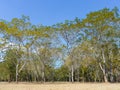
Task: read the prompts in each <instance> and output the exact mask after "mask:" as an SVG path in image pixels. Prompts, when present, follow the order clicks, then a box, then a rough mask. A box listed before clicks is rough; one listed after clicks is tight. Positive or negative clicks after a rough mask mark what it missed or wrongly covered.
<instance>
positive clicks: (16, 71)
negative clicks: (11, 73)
mask: <svg viewBox="0 0 120 90" xmlns="http://www.w3.org/2000/svg"><path fill="white" fill-rule="evenodd" d="M16 83H18V64H17V65H16Z"/></svg>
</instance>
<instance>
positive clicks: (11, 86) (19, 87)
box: [0, 83, 120, 90]
mask: <svg viewBox="0 0 120 90" xmlns="http://www.w3.org/2000/svg"><path fill="white" fill-rule="evenodd" d="M0 90H120V84H118V83H117V84H110V83H107V84H106V83H45V84H38V83H37V84H33V83H19V84H15V83H0Z"/></svg>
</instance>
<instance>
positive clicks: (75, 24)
mask: <svg viewBox="0 0 120 90" xmlns="http://www.w3.org/2000/svg"><path fill="white" fill-rule="evenodd" d="M0 55H1V58H0V60H1V61H0V81H8V82H13V81H16V82H18V81H24V82H25V81H26V82H54V81H66V82H68V81H69V82H75V81H76V82H118V81H120V14H119V11H118V8H116V7H115V8H114V9H112V10H110V9H107V8H104V9H102V10H99V11H95V12H91V13H89V14H87V15H86V18H84V19H79V18H75V19H74V20H73V21H69V20H66V21H65V22H64V23H57V24H55V25H52V26H43V25H32V24H31V23H30V19H29V17H28V16H22V17H21V18H13V19H12V20H11V21H9V22H8V21H5V20H2V19H1V20H0Z"/></svg>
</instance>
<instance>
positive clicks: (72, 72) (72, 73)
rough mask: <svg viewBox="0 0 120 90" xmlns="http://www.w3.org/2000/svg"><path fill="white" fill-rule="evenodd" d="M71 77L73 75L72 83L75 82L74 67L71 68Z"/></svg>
mask: <svg viewBox="0 0 120 90" xmlns="http://www.w3.org/2000/svg"><path fill="white" fill-rule="evenodd" d="M71 75H72V77H71V78H72V82H74V67H73V65H72V66H71Z"/></svg>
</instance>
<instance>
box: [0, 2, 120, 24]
mask: <svg viewBox="0 0 120 90" xmlns="http://www.w3.org/2000/svg"><path fill="white" fill-rule="evenodd" d="M115 6H117V7H118V8H119V9H120V0H0V19H5V20H8V21H10V20H11V19H12V18H14V17H17V18H19V17H21V15H26V16H29V17H30V19H31V22H32V23H33V24H43V25H53V24H56V23H58V22H64V20H73V19H74V18H75V17H79V18H81V19H82V18H85V16H86V14H88V13H89V12H91V11H96V10H100V9H102V8H104V7H107V8H110V9H112V8H114V7H115Z"/></svg>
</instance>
